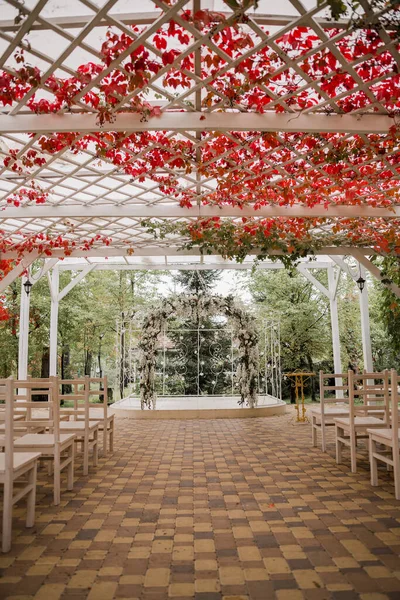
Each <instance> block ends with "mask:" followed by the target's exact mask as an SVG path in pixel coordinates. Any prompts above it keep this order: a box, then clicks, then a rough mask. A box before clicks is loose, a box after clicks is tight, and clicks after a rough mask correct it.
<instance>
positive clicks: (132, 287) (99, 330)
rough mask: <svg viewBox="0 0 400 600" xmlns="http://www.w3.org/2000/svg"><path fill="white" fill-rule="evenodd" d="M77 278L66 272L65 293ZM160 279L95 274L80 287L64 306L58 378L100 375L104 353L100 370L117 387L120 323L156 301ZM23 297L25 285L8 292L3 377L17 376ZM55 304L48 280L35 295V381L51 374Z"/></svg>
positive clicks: (1, 346) (1, 326) (0, 343)
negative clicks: (51, 330) (50, 350)
mask: <svg viewBox="0 0 400 600" xmlns="http://www.w3.org/2000/svg"><path fill="white" fill-rule="evenodd" d="M76 275H77V273H74V272H71V271H61V272H60V289H62V288H64V287H65V286H66V285H67V284H68V283H69V282H70V281H71V279H72V278H73V277H75V276H76ZM161 276H162V272H150V273H149V272H147V271H116V272H113V271H96V272H95V273H90V274H89V275H87V276H86V277H85V279H84V280H83V281H82V282H81V283H79V284H78V285H76V286H75V287H74V288H73V289H72V290H71V291H70V292H69V293H68V294H67V295H66V296H65V297H64V298H63V299H62V301H61V302H60V308H59V324H58V343H59V347H58V356H59V360H60V361H61V359H63V369H61V365H60V368H59V373H60V374H61V373H62V374H63V375H64V377H73V376H76V375H77V376H80V375H83V374H84V373H88V374H89V373H90V374H92V375H94V374H98V372H99V354H100V366H101V367H102V371H103V373H104V374H107V375H108V376H109V379H110V383H111V384H112V379H113V375H114V369H115V325H116V319H117V318H118V317H120V315H121V313H125V314H127V315H128V314H131V313H132V312H135V311H136V310H138V308H139V307H140V306H143V305H146V304H147V303H149V304H150V303H151V302H154V298H155V295H156V293H157V287H158V284H159V282H160V277H161ZM23 293H25V292H23ZM20 294H21V281H20V280H17V281H16V282H14V284H13V285H11V286H9V288H7V290H6V296H7V298H6V301H7V306H8V308H9V310H10V312H11V315H12V318H11V319H10V320H9V321H2V322H0V377H8V376H9V375H11V374H12V375H16V374H17V369H18V328H19V304H20ZM50 304H51V299H50V292H49V287H48V283H47V280H46V278H45V277H44V278H42V279H41V280H40V281H39V282H37V283H36V284H35V285H34V286H33V288H32V291H31V304H30V326H29V373H30V374H31V375H32V376H34V377H35V376H46V375H47V373H46V369H48V346H49V337H50ZM99 351H100V352H99Z"/></svg>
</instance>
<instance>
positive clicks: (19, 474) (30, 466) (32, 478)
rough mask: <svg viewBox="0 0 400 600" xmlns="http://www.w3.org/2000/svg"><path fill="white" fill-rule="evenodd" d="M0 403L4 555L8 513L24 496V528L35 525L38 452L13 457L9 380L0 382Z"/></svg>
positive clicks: (9, 529) (8, 534) (12, 402)
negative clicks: (0, 412) (0, 405)
mask: <svg viewBox="0 0 400 600" xmlns="http://www.w3.org/2000/svg"><path fill="white" fill-rule="evenodd" d="M0 399H1V400H3V401H4V403H5V409H4V424H5V430H4V441H3V442H2V444H4V449H5V452H2V453H0V484H2V485H3V488H4V495H3V535H2V551H3V552H8V551H9V550H10V548H11V532H12V509H13V506H14V504H15V503H16V502H18V501H19V500H20V499H21V498H23V497H25V496H26V498H27V513H26V526H27V527H33V525H34V523H35V504H36V474H37V462H38V459H39V457H40V452H23V453H14V417H15V413H14V411H15V398H14V382H13V380H12V379H6V380H0ZM21 478H23V479H22V480H21Z"/></svg>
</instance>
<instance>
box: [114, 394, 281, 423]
mask: <svg viewBox="0 0 400 600" xmlns="http://www.w3.org/2000/svg"><path fill="white" fill-rule="evenodd" d="M238 400H239V396H160V397H158V398H157V408H156V410H149V409H145V410H141V408H140V399H139V398H137V397H128V398H123V399H122V400H119V401H118V402H116V403H115V404H113V405H112V407H111V408H112V409H113V410H114V411H115V413H116V414H118V415H120V416H121V417H122V416H123V417H129V418H131V419H246V418H251V417H269V416H273V415H283V414H285V410H286V404H285V402H283V401H282V400H278V399H277V398H273V397H272V396H259V399H258V404H257V407H256V408H246V407H242V406H240V405H239V404H238Z"/></svg>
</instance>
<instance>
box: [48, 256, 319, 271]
mask: <svg viewBox="0 0 400 600" xmlns="http://www.w3.org/2000/svg"><path fill="white" fill-rule="evenodd" d="M165 258H168V257H165ZM194 258H195V257H194ZM202 258H203V261H202ZM199 259H200V261H199V262H193V263H187V262H179V261H175V262H168V268H169V269H170V270H175V269H176V270H178V269H181V270H184V269H187V270H190V269H197V268H201V269H203V270H207V269H232V270H244V269H252V268H253V267H254V262H253V261H246V262H244V263H237V262H235V261H229V260H217V259H216V260H212V261H208V262H204V257H202V256H200V257H199ZM91 264H93V263H91ZM95 264H96V271H135V270H136V271H138V270H139V271H147V270H148V269H162V270H165V263H161V262H155V261H152V260H151V259H148V260H147V259H144V260H143V261H141V262H134V263H126V262H125V261H124V262H121V263H115V262H110V263H95ZM303 264H304V266H305V267H306V268H308V263H303ZM329 265H330V263H327V262H319V261H318V262H313V263H312V268H313V269H327V268H328V267H329ZM86 267H87V263H73V262H62V263H60V265H59V267H58V268H59V270H60V271H81V270H82V269H85V268H86ZM256 268H257V269H260V270H271V269H272V270H278V269H284V268H285V267H284V265H283V263H281V262H280V261H276V262H259V263H257V265H256Z"/></svg>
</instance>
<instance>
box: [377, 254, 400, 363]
mask: <svg viewBox="0 0 400 600" xmlns="http://www.w3.org/2000/svg"><path fill="white" fill-rule="evenodd" d="M379 267H380V269H381V273H382V276H383V279H382V281H384V282H393V283H396V284H397V285H400V258H399V257H395V256H393V257H385V258H383V259H381V260H380V261H379ZM374 283H375V286H374V290H375V293H376V294H377V296H376V299H375V307H376V309H377V310H376V314H377V316H378V324H379V325H380V327H381V336H380V337H381V341H382V342H383V344H382V346H381V347H380V348H379V347H378V348H377V354H378V358H379V359H382V358H384V360H383V361H382V360H381V363H383V365H384V366H383V368H391V367H392V368H397V369H399V368H400V299H399V298H398V297H397V296H396V295H395V294H393V292H392V291H390V290H389V289H388V288H387V287H385V286H383V285H382V284H380V283H378V282H374ZM382 329H383V331H382ZM379 350H380V352H379Z"/></svg>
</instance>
